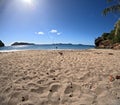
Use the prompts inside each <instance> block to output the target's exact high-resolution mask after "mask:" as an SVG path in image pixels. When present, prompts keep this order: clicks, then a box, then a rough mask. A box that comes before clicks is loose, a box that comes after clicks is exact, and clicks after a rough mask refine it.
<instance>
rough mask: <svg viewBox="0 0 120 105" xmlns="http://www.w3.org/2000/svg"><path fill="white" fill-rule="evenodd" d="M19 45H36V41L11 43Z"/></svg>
mask: <svg viewBox="0 0 120 105" xmlns="http://www.w3.org/2000/svg"><path fill="white" fill-rule="evenodd" d="M17 45H35V44H34V43H26V42H15V43H13V44H11V46H17Z"/></svg>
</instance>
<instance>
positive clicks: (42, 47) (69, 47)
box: [0, 44, 94, 52]
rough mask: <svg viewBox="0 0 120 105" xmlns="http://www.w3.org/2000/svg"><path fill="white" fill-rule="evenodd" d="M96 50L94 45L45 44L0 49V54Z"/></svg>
mask: <svg viewBox="0 0 120 105" xmlns="http://www.w3.org/2000/svg"><path fill="white" fill-rule="evenodd" d="M84 49H94V46H92V45H72V44H58V45H56V44H45V45H17V46H5V47H0V52H10V51H21V50H84Z"/></svg>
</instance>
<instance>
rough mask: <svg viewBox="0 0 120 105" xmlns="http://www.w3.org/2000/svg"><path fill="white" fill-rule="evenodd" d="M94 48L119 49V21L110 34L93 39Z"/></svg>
mask: <svg viewBox="0 0 120 105" xmlns="http://www.w3.org/2000/svg"><path fill="white" fill-rule="evenodd" d="M95 46H96V48H107V49H111V48H112V49H120V20H119V21H118V22H117V23H116V24H115V27H114V30H112V31H111V32H110V33H103V34H102V36H101V37H98V38H97V39H95Z"/></svg>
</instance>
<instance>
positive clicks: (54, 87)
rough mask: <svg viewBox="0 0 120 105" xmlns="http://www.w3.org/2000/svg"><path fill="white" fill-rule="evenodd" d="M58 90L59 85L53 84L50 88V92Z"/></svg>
mask: <svg viewBox="0 0 120 105" xmlns="http://www.w3.org/2000/svg"><path fill="white" fill-rule="evenodd" d="M59 88H60V84H59V83H53V84H51V86H50V92H57V91H58V89H59Z"/></svg>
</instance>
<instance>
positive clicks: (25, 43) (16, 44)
mask: <svg viewBox="0 0 120 105" xmlns="http://www.w3.org/2000/svg"><path fill="white" fill-rule="evenodd" d="M18 45H78V46H94V45H84V44H72V43H52V44H34V43H28V42H14V43H13V44H11V46H18Z"/></svg>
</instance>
